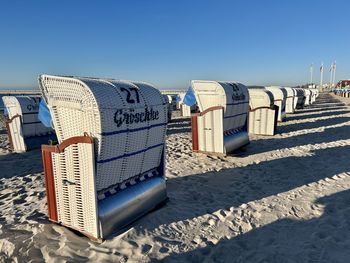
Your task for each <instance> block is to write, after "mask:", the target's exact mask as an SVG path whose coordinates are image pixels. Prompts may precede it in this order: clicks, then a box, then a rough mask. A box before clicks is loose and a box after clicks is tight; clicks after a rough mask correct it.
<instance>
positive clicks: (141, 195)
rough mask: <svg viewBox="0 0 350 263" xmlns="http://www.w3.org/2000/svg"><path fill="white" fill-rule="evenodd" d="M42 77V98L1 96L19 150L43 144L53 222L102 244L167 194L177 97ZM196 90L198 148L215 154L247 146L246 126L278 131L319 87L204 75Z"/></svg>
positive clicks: (104, 82) (140, 87)
mask: <svg viewBox="0 0 350 263" xmlns="http://www.w3.org/2000/svg"><path fill="white" fill-rule="evenodd" d="M39 84H40V89H41V93H42V96H41V97H27V96H24V97H4V98H3V101H4V104H5V107H6V116H7V118H6V125H7V129H8V134H9V140H10V142H11V147H12V148H13V150H14V151H15V152H24V151H27V150H29V149H32V148H34V147H35V145H33V143H32V141H33V139H32V138H34V137H35V138H43V140H42V141H41V142H42V143H46V144H44V145H42V158H43V164H44V174H45V182H46V195H47V204H48V216H49V219H50V220H51V221H53V222H56V223H59V224H62V225H65V226H67V227H69V228H72V229H75V230H77V231H79V232H81V233H83V234H84V235H86V236H88V237H89V238H91V239H93V240H98V241H100V240H103V239H105V238H106V237H107V236H109V235H111V234H112V233H118V232H119V231H122V230H123V228H124V227H125V226H127V225H128V224H130V223H131V222H133V221H134V220H136V219H138V218H139V217H141V216H142V215H144V214H145V213H147V212H149V211H151V210H152V209H154V208H156V207H157V206H159V205H161V204H162V203H164V202H165V201H166V200H167V193H166V179H165V161H164V160H165V137H166V125H167V123H168V122H169V120H170V118H171V114H169V112H170V111H171V110H172V109H173V106H174V104H173V101H172V98H169V97H168V96H164V95H162V94H161V93H160V91H159V90H157V89H156V88H154V87H153V86H152V85H150V84H147V83H143V82H134V81H122V80H113V79H98V78H82V77H64V76H53V75H41V76H40V78H39ZM191 92H192V99H193V98H194V99H195V105H190V106H188V107H189V109H187V112H186V115H191V122H192V147H193V151H194V152H207V153H213V154H228V153H231V152H232V151H235V150H237V149H239V148H240V147H242V146H244V145H247V144H248V143H249V133H254V134H263V135H274V134H275V132H276V125H277V122H278V121H284V120H285V118H286V113H293V112H294V111H295V109H297V108H298V107H299V108H300V107H304V106H305V105H308V104H311V103H313V102H314V100H315V99H316V97H317V96H318V91H317V90H316V89H313V90H311V89H310V90H308V89H298V88H297V89H293V88H282V87H266V88H265V87H246V86H245V85H243V84H240V83H235V82H217V81H200V80H194V81H192V82H191ZM185 101H186V100H185ZM169 105H171V106H169ZM180 109H181V105H180ZM188 111H189V112H188ZM193 111H195V112H193ZM170 113H171V112H170ZM45 136H46V137H45ZM48 141H50V143H48Z"/></svg>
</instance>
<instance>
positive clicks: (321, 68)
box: [320, 63, 323, 72]
mask: <svg viewBox="0 0 350 263" xmlns="http://www.w3.org/2000/svg"><path fill="white" fill-rule="evenodd" d="M322 71H323V63H322V64H321V67H320V72H322Z"/></svg>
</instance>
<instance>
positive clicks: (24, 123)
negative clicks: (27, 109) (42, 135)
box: [22, 121, 41, 125]
mask: <svg viewBox="0 0 350 263" xmlns="http://www.w3.org/2000/svg"><path fill="white" fill-rule="evenodd" d="M38 123H41V121H33V122H23V123H22V124H23V125H26V124H38Z"/></svg>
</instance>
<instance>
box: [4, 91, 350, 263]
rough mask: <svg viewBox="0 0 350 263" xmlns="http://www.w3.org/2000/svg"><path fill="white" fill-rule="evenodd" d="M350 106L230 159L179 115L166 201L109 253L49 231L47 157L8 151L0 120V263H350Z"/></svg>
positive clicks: (301, 122)
mask: <svg viewBox="0 0 350 263" xmlns="http://www.w3.org/2000/svg"><path fill="white" fill-rule="evenodd" d="M349 106H350V98H340V97H337V96H334V95H331V94H328V93H322V94H321V95H320V96H319V97H318V99H317V101H316V103H315V104H313V105H311V106H309V107H307V108H305V109H302V110H298V111H297V112H296V113H295V114H290V115H288V117H287V121H286V122H284V123H280V124H279V125H278V129H277V133H278V134H277V135H276V136H273V137H271V136H255V135H251V136H250V140H251V143H250V145H248V146H247V147H246V148H245V149H244V150H242V151H240V152H237V153H236V154H235V155H233V156H227V157H220V156H209V155H204V154H193V153H192V151H191V128H190V124H191V123H190V118H182V117H176V114H174V118H173V121H172V122H171V123H170V124H169V125H168V136H167V153H166V162H167V164H166V168H167V172H166V175H167V178H168V181H167V187H168V188H167V189H168V196H169V201H168V202H167V203H166V205H164V206H163V207H161V208H160V209H158V210H156V211H153V212H152V213H150V214H147V215H146V216H144V217H142V218H141V219H140V220H138V221H136V222H135V223H133V224H132V225H131V226H130V227H129V228H128V229H126V231H125V232H124V233H122V234H120V235H115V236H112V237H110V238H109V239H107V240H106V241H104V242H103V243H102V244H98V243H94V242H92V241H90V240H89V239H87V238H86V237H83V236H81V235H78V234H77V233H75V232H72V231H71V230H69V229H67V228H65V227H61V226H59V225H56V224H53V223H51V222H50V221H48V219H47V216H46V211H47V206H46V197H45V182H44V175H43V172H42V171H43V168H42V161H41V152H40V150H34V151H30V152H27V153H25V154H14V153H11V152H9V150H8V141H7V135H6V131H5V128H4V126H3V122H2V121H1V124H0V125H1V126H0V262H42V261H46V262H86V261H91V262H152V261H164V262H276V263H281V262H349V257H350V206H349V205H348V204H349V200H350V163H349V156H350V108H349Z"/></svg>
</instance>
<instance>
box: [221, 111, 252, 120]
mask: <svg viewBox="0 0 350 263" xmlns="http://www.w3.org/2000/svg"><path fill="white" fill-rule="evenodd" d="M246 114H247V113H246V112H245V113H241V114H236V115H231V116H226V117H224V119H229V118H233V117H238V116H241V115H246Z"/></svg>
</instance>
